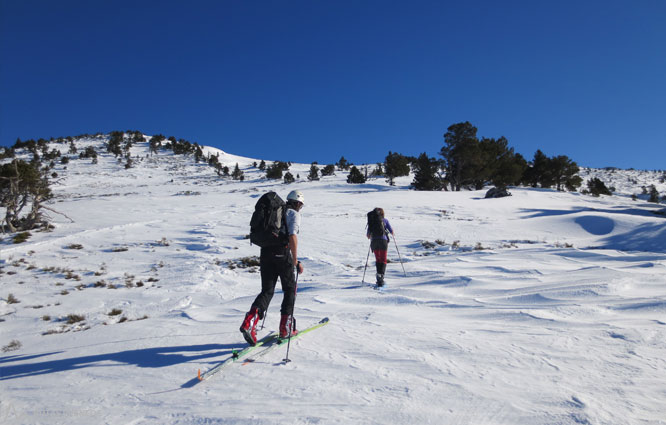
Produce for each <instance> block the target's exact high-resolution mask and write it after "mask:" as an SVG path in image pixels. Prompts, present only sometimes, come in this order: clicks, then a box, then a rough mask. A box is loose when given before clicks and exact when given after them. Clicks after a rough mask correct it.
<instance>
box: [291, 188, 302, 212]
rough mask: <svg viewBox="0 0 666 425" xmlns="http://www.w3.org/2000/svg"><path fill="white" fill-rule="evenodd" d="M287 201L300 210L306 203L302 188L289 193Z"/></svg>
mask: <svg viewBox="0 0 666 425" xmlns="http://www.w3.org/2000/svg"><path fill="white" fill-rule="evenodd" d="M287 203H288V204H289V205H291V206H292V207H293V208H294V209H295V210H296V211H299V210H300V209H301V208H303V205H305V197H304V196H303V192H301V191H300V190H292V191H291V192H289V195H287Z"/></svg>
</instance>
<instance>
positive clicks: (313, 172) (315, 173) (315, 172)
mask: <svg viewBox="0 0 666 425" xmlns="http://www.w3.org/2000/svg"><path fill="white" fill-rule="evenodd" d="M308 180H310V181H316V180H319V167H317V165H315V164H314V163H313V164H312V165H310V174H308Z"/></svg>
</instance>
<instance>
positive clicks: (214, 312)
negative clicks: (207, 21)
mask: <svg viewBox="0 0 666 425" xmlns="http://www.w3.org/2000/svg"><path fill="white" fill-rule="evenodd" d="M100 143H101V142H100V141H99V140H93V139H90V140H77V141H76V145H77V147H78V149H79V150H82V149H83V148H84V147H85V146H86V145H88V144H93V145H95V146H97V147H98V151H99V152H102V151H103V149H102V148H101V144H100ZM54 147H56V146H55V145H54ZM59 148H60V149H61V150H63V151H65V150H66V148H65V147H64V146H63V145H60V146H59ZM132 149H133V151H132V154H133V156H135V157H141V158H143V159H142V160H141V161H135V166H134V167H133V168H130V169H127V170H126V169H125V168H124V165H123V164H122V163H118V162H117V161H116V160H115V159H114V158H113V156H111V155H109V154H106V153H100V157H99V164H97V165H93V164H91V163H90V160H79V159H72V160H71V161H70V163H69V164H67V166H66V167H67V169H66V170H65V169H64V167H65V166H64V165H62V164H58V165H57V167H56V171H57V173H58V179H57V182H56V184H55V185H54V191H55V193H56V201H55V202H54V203H53V204H52V205H51V206H52V207H53V208H54V209H55V210H57V211H58V212H60V213H62V214H64V215H57V214H52V222H53V223H54V224H55V229H54V230H53V231H51V232H32V233H33V234H32V236H31V237H30V239H29V240H28V241H27V242H24V243H22V244H17V245H14V244H12V243H11V242H10V240H9V238H4V240H3V241H2V243H1V244H0V250H1V252H0V266H2V269H1V270H2V274H0V279H1V280H2V283H1V285H0V297H1V298H2V301H0V319H1V320H2V322H0V330H1V336H0V345H2V347H5V349H6V350H7V351H6V352H4V353H2V354H1V355H0V375H1V376H0V394H1V397H0V422H2V423H3V424H33V423H45V424H60V423H62V424H68V425H72V424H86V425H87V424H91V423H109V424H130V423H131V424H165V423H168V424H245V423H257V424H274V423H276V424H277V423H280V424H282V423H288V424H310V423H312V424H314V423H317V424H350V423H352V424H406V423H432V424H664V423H666V419H665V418H666V384H665V382H666V360H665V359H666V219H665V218H664V217H663V216H660V215H656V214H654V212H658V211H659V210H662V209H663V205H661V206H660V205H656V204H649V203H647V202H644V201H643V200H637V201H632V200H631V198H630V195H631V194H633V193H636V192H637V191H638V190H639V189H637V188H634V187H630V185H626V186H625V185H621V184H619V183H613V184H615V185H616V188H617V189H618V191H620V193H621V195H623V196H612V197H601V198H593V197H590V196H584V195H581V194H578V193H558V192H556V191H552V190H543V189H522V188H521V189H512V193H513V196H512V197H509V198H503V199H487V200H486V199H483V195H484V192H415V191H411V190H409V189H408V186H409V183H410V182H411V177H404V178H400V179H398V180H397V186H396V187H390V186H388V185H387V184H386V183H385V182H384V181H383V180H382V179H375V180H369V181H368V182H367V183H366V184H363V185H350V184H347V183H346V173H340V172H338V173H337V175H336V176H331V177H324V178H322V179H321V180H319V181H316V182H308V181H307V180H306V179H305V176H306V175H307V174H308V170H309V167H310V166H309V165H306V164H294V165H293V166H292V167H291V172H292V174H294V176H296V175H299V176H300V178H299V179H297V182H296V183H294V184H291V185H285V184H283V183H282V182H281V181H270V180H266V179H264V178H263V175H264V173H263V172H260V171H259V170H257V169H256V168H253V167H252V163H253V162H254V161H255V160H254V159H246V158H242V157H236V156H232V155H229V154H226V153H224V152H221V151H217V150H215V149H212V148H207V149H206V150H207V151H210V152H211V153H212V154H216V153H218V152H219V153H220V161H221V162H223V163H224V164H225V165H227V166H229V167H230V168H233V166H234V165H235V164H236V163H237V162H238V163H239V165H240V167H241V169H243V171H244V172H245V181H243V182H238V181H233V180H230V179H228V178H226V179H225V178H220V177H218V176H217V175H216V174H215V173H214V170H213V168H211V167H208V166H207V165H203V164H195V163H194V161H193V160H192V158H191V157H184V156H174V155H172V154H167V153H164V152H162V153H160V154H158V155H155V156H149V155H148V149H147V147H146V145H145V144H139V145H137V146H135V147H134V148H132ZM592 172H598V173H603V172H604V171H603V170H596V171H594V170H592V171H591V173H592ZM615 173H616V176H618V181H625V180H626V179H628V178H629V177H627V174H623V173H625V172H622V171H616V172H615ZM627 173H629V172H627ZM631 173H632V177H634V178H644V177H645V174H641V172H631ZM634 174H635V175H636V176H638V177H635V176H634ZM590 175H592V174H590ZM659 176H660V174H658V173H655V174H654V177H655V180H651V178H650V179H649V180H648V179H647V177H646V180H645V181H646V183H647V182H648V181H649V182H651V183H654V184H656V185H657V188H658V189H659V190H660V192H662V193H664V191H666V186H664V185H663V184H662V183H660V182H659V180H658V177H659ZM586 177H589V175H586ZM607 183H609V182H607ZM639 183H642V182H639ZM610 185H611V184H609V186H610ZM638 187H640V184H639V185H638ZM292 189H300V190H302V191H303V192H304V194H305V197H306V206H305V208H304V210H303V226H302V229H301V234H300V245H299V251H300V254H301V259H302V261H303V262H304V264H305V273H304V274H303V275H301V276H300V278H299V282H298V287H299V288H298V289H299V292H298V296H297V300H296V311H295V315H296V318H297V320H298V324H299V327H305V326H308V325H309V324H312V323H316V322H318V321H319V320H320V319H321V318H323V317H329V318H330V319H331V323H330V324H329V325H328V326H325V327H323V328H321V329H319V330H316V331H314V332H312V333H311V334H308V335H305V336H304V337H303V338H302V339H300V340H297V341H294V344H292V346H291V349H290V354H289V357H290V358H291V359H292V362H290V363H288V364H282V362H281V360H282V359H283V357H284V355H285V352H284V350H282V349H279V350H276V351H273V352H272V353H271V354H269V355H267V356H264V357H261V358H258V359H257V361H255V362H252V363H248V364H241V363H237V364H234V365H232V367H230V368H228V369H226V370H225V371H224V372H222V373H220V374H219V375H217V376H215V377H214V378H212V379H211V380H208V381H205V382H203V383H198V381H197V379H196V374H197V370H198V369H204V370H205V369H207V368H209V367H211V366H213V365H214V364H215V363H216V362H219V361H221V360H223V359H225V358H227V357H228V356H230V355H231V353H232V350H233V349H238V348H242V347H244V346H245V344H244V342H243V339H242V337H241V334H240V333H239V332H238V327H239V326H240V323H241V321H242V318H243V315H244V313H245V311H247V309H248V308H249V306H250V304H251V303H252V300H253V299H254V297H255V296H256V295H257V293H258V292H259V288H260V283H259V280H260V279H259V274H258V273H257V268H256V267H255V266H252V257H253V256H256V255H258V253H259V250H258V248H257V247H255V246H251V245H250V244H249V241H248V240H247V239H246V235H247V234H248V233H249V224H248V223H249V219H250V215H251V213H252V211H253V208H254V203H255V202H256V200H257V198H258V197H259V196H261V194H262V193H264V192H265V191H268V190H276V191H277V192H278V193H280V194H281V195H282V196H286V194H287V193H288V191H290V190H292ZM376 206H381V207H383V208H384V209H385V210H386V212H387V218H388V219H389V220H390V221H391V224H392V225H393V227H394V229H395V230H396V242H397V243H396V244H393V243H392V244H391V246H390V248H389V259H390V260H391V263H390V264H389V265H388V272H387V282H388V286H387V288H386V289H384V290H382V291H377V290H374V289H373V288H372V285H370V284H369V283H368V282H371V281H372V280H373V277H374V264H373V262H372V261H370V262H369V265H368V269H367V273H366V275H365V283H362V277H363V274H364V266H365V264H366V259H367V255H368V241H367V239H366V238H365V236H364V233H365V214H366V213H367V211H369V210H370V209H372V208H374V207H376ZM65 215H66V217H65ZM67 217H69V218H71V220H69V219H68V218H67ZM396 247H397V248H398V249H399V252H400V257H399V256H398V252H397V250H396ZM371 257H372V256H371ZM400 258H401V259H402V261H403V265H404V270H405V272H406V276H405V274H403V269H402V267H401V265H400V264H399V260H400ZM246 266H247V267H246ZM278 288H279V285H278ZM10 294H11V295H12V298H13V301H18V302H12V303H9V302H8V301H9V300H10V297H9V295H10ZM281 299H282V294H281V292H280V290H279V289H278V290H277V291H276V295H275V298H274V300H273V302H272V304H271V307H270V309H269V311H268V317H267V319H266V328H265V329H264V330H263V331H262V332H261V333H260V335H263V334H264V333H267V332H268V331H270V330H275V329H276V328H277V325H278V320H279V305H280V302H281ZM79 319H81V320H79ZM12 341H15V343H14V344H11V343H12ZM17 347H18V349H12V348H17Z"/></svg>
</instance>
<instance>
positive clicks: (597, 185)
mask: <svg viewBox="0 0 666 425" xmlns="http://www.w3.org/2000/svg"><path fill="white" fill-rule="evenodd" d="M587 191H588V193H590V194H591V195H593V196H597V197H598V196H599V195H612V194H613V192H611V191H610V190H609V189H608V188H607V187H606V184H605V183H604V182H603V181H601V180H600V179H599V178H598V177H594V178H591V179H590V180H588V181H587Z"/></svg>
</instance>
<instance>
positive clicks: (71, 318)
mask: <svg viewBox="0 0 666 425" xmlns="http://www.w3.org/2000/svg"><path fill="white" fill-rule="evenodd" d="M84 320H86V318H85V316H81V315H80V314H69V315H68V316H67V324H68V325H73V324H74V323H79V322H83V321H84Z"/></svg>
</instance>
